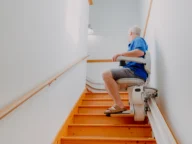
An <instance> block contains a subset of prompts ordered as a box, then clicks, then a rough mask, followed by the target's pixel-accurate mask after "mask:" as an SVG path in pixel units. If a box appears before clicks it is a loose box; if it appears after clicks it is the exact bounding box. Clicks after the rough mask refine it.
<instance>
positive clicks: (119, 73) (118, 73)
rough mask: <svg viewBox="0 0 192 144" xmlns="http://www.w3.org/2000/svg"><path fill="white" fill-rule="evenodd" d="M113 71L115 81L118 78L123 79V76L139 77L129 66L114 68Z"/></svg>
mask: <svg viewBox="0 0 192 144" xmlns="http://www.w3.org/2000/svg"><path fill="white" fill-rule="evenodd" d="M111 73H112V76H113V79H114V80H115V81H116V80H118V79H121V78H139V77H138V76H136V75H135V74H134V72H133V71H132V70H130V69H129V68H118V69H112V70H111ZM140 79H141V78H140Z"/></svg>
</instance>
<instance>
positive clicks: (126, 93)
mask: <svg viewBox="0 0 192 144" xmlns="http://www.w3.org/2000/svg"><path fill="white" fill-rule="evenodd" d="M85 94H86V95H87V94H94V95H98V94H101V95H102V94H108V93H107V92H102V93H91V92H86V93H85ZM119 94H128V92H119Z"/></svg>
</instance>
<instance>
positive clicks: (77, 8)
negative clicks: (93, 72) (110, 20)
mask: <svg viewBox="0 0 192 144" xmlns="http://www.w3.org/2000/svg"><path fill="white" fill-rule="evenodd" d="M74 3H75V5H74ZM88 7H89V6H88V2H87V1H84V0H65V1H63V0H57V1H54V0H46V1H44V0H17V1H14V0H8V1H7V0H1V1H0V11H1V12H0V19H1V23H0V49H1V52H0V67H1V75H0V79H1V81H0V108H2V107H3V106H5V105H6V104H8V103H10V102H11V101H13V100H14V99H16V98H18V97H20V96H22V95H23V94H25V93H26V92H28V91H29V90H31V89H33V88H34V87H36V86H37V85H38V84H40V83H42V82H44V81H45V80H47V79H48V78H50V77H52V76H54V75H55V74H57V73H58V72H60V71H62V70H63V69H64V68H65V67H67V66H68V65H69V64H70V63H72V62H74V61H76V60H77V59H79V58H81V57H83V56H85V55H86V54H87V24H88V11H89V10H88ZM77 73H78V75H77ZM85 76H86V63H85V62H82V63H80V64H78V65H77V66H76V67H74V68H73V69H71V70H70V72H67V73H66V74H65V75H64V76H62V77H61V78H60V79H59V80H57V81H56V82H55V83H54V84H52V85H51V87H47V88H46V89H44V90H43V91H42V92H40V93H38V94H37V95H36V96H34V97H33V98H31V99H30V100H28V101H27V102H26V103H24V104H23V105H22V106H21V107H19V108H18V109H16V110H15V111H14V112H12V113H11V114H9V115H8V116H7V117H5V118H4V119H3V120H1V121H0V143H2V144H13V143H14V144H50V143H51V142H52V141H53V139H54V137H55V135H56V134H57V132H58V131H59V129H60V128H61V126H62V124H63V122H64V121H65V119H66V117H67V115H68V114H69V112H70V111H71V108H72V107H73V105H74V104H75V102H76V101H77V100H78V98H79V96H80V95H81V93H82V91H83V89H84V87H85ZM74 80H76V81H74ZM74 89H76V90H74Z"/></svg>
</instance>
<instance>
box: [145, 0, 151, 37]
mask: <svg viewBox="0 0 192 144" xmlns="http://www.w3.org/2000/svg"><path fill="white" fill-rule="evenodd" d="M152 4H153V0H151V1H150V5H149V10H148V14H147V19H146V23H145V28H144V32H143V38H145V35H146V31H147V27H148V22H149V18H150V14H151V8H152Z"/></svg>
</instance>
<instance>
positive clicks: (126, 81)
mask: <svg viewBox="0 0 192 144" xmlns="http://www.w3.org/2000/svg"><path fill="white" fill-rule="evenodd" d="M117 83H118V84H127V87H131V86H140V85H143V84H144V83H145V81H144V80H142V79H139V78H121V79H119V80H117Z"/></svg>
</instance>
